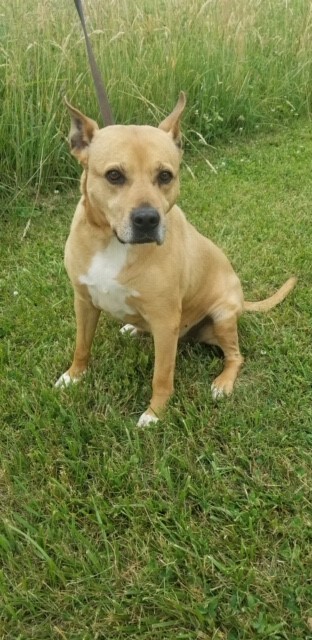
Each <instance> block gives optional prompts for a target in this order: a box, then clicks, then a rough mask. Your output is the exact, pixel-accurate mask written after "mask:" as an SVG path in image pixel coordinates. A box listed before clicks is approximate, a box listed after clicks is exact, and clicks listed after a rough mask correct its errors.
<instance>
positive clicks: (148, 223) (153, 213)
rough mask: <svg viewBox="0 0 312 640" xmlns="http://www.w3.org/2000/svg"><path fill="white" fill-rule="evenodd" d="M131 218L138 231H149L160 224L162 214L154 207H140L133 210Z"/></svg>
mask: <svg viewBox="0 0 312 640" xmlns="http://www.w3.org/2000/svg"><path fill="white" fill-rule="evenodd" d="M131 220H132V224H133V226H134V228H135V229H136V230H137V231H141V232H143V233H149V232H151V231H153V230H154V229H155V228H156V227H157V226H158V225H159V222H160V215H159V213H158V211H157V209H154V208H153V207H138V208H137V209H133V210H132V212H131Z"/></svg>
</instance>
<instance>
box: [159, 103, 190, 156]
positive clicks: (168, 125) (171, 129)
mask: <svg viewBox="0 0 312 640" xmlns="http://www.w3.org/2000/svg"><path fill="white" fill-rule="evenodd" d="M185 105H186V95H185V93H184V91H181V92H180V95H179V100H178V102H177V104H176V106H175V107H174V109H173V111H172V112H171V113H170V115H169V116H167V118H165V120H163V121H162V122H161V123H160V125H159V127H158V128H159V129H162V130H163V131H166V132H167V133H170V134H171V135H172V137H173V140H174V142H175V143H176V145H178V146H179V147H180V146H181V131H180V120H181V116H182V113H183V111H184V108H185Z"/></svg>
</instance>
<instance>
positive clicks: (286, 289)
mask: <svg viewBox="0 0 312 640" xmlns="http://www.w3.org/2000/svg"><path fill="white" fill-rule="evenodd" d="M297 280H298V278H296V277H295V276H292V277H291V278H289V279H288V280H286V282H284V284H283V285H282V286H281V288H280V289H278V291H276V292H275V293H274V294H273V296H270V298H266V299H265V300H259V302H248V301H247V300H245V301H244V310H245V311H269V310H270V309H272V308H273V307H275V306H276V305H277V304H279V302H282V300H284V298H286V296H288V294H289V293H290V292H291V291H292V289H293V288H294V287H295V286H296V284H297Z"/></svg>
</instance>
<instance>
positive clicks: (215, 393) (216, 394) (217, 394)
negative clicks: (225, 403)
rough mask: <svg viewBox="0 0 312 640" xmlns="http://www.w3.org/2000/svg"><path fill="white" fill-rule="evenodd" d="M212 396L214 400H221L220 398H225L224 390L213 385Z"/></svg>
mask: <svg viewBox="0 0 312 640" xmlns="http://www.w3.org/2000/svg"><path fill="white" fill-rule="evenodd" d="M211 394H212V399H213V400H220V398H223V396H224V395H225V393H224V389H222V388H221V387H217V386H215V385H214V384H213V383H212V385H211Z"/></svg>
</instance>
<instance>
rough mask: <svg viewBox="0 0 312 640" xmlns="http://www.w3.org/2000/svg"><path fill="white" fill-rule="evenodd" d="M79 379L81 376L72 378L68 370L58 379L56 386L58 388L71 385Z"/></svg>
mask: <svg viewBox="0 0 312 640" xmlns="http://www.w3.org/2000/svg"><path fill="white" fill-rule="evenodd" d="M79 380H80V377H79V378H72V377H71V376H70V375H69V373H68V371H65V373H62V375H61V376H60V377H59V379H58V380H57V381H56V383H55V385H54V386H55V387H56V388H59V387H61V388H62V387H69V385H71V384H76V382H79Z"/></svg>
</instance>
